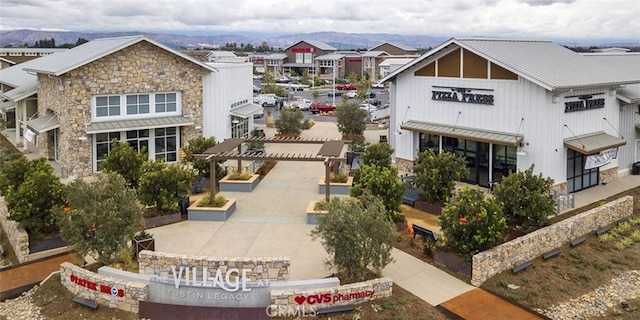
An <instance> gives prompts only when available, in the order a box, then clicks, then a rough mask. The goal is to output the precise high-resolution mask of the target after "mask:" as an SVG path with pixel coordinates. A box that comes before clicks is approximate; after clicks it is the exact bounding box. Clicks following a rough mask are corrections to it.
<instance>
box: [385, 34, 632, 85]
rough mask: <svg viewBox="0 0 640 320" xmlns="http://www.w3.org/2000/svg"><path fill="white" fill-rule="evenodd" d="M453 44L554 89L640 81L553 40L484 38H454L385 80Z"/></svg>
mask: <svg viewBox="0 0 640 320" xmlns="http://www.w3.org/2000/svg"><path fill="white" fill-rule="evenodd" d="M451 45H456V46H459V47H462V48H464V49H466V50H469V51H471V52H473V53H475V54H477V55H479V56H481V57H483V58H485V59H487V60H489V61H491V62H492V63H495V64H497V65H499V66H501V67H503V68H505V69H507V70H509V71H511V72H514V73H516V74H518V75H520V76H521V77H523V78H525V79H527V80H529V81H531V82H533V83H535V84H537V85H539V86H541V87H543V88H545V89H547V90H550V91H554V90H559V89H572V88H582V87H594V86H612V85H622V84H630V83H638V82H640V74H638V73H634V72H631V71H629V70H620V69H618V68H614V67H610V66H606V65H603V64H600V63H597V62H596V61H593V60H590V59H589V58H586V57H585V56H582V55H580V54H578V53H576V52H574V51H571V50H569V49H567V48H565V47H563V46H560V45H557V44H554V43H552V42H551V41H540V40H508V39H484V38H469V39H457V38H452V39H450V40H448V41H446V42H444V43H442V44H441V45H439V46H437V47H436V48H434V49H432V50H431V51H429V52H427V53H426V54H424V55H422V56H421V57H419V58H417V59H415V60H414V61H413V62H411V63H409V64H406V65H404V66H403V67H402V68H398V69H397V70H396V71H394V72H392V73H390V74H389V75H387V76H386V77H384V78H383V79H382V80H381V81H382V82H383V81H388V80H391V79H393V78H395V77H396V76H398V75H399V74H400V73H403V72H404V71H406V70H407V69H409V68H411V67H413V66H415V65H417V64H418V63H420V62H422V61H424V60H426V59H427V58H429V57H431V56H433V55H434V54H435V53H437V52H439V51H441V50H443V49H446V48H448V47H449V46H451Z"/></svg>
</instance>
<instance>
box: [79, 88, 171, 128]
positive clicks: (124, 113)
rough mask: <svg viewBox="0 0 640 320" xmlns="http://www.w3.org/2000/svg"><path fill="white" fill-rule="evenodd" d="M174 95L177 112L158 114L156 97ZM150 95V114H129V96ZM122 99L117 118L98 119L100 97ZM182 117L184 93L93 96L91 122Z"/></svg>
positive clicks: (161, 92)
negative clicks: (97, 110)
mask: <svg viewBox="0 0 640 320" xmlns="http://www.w3.org/2000/svg"><path fill="white" fill-rule="evenodd" d="M171 93H174V94H175V95H176V111H172V112H159V113H157V112H156V95H157V94H171ZM144 94H148V95H149V113H143V114H131V115H128V114H127V96H131V95H144ZM116 96H117V97H120V114H119V115H117V116H104V117H97V116H96V114H97V112H96V107H97V103H96V100H97V98H99V97H116ZM181 115H182V93H181V92H179V91H166V92H165V91H160V92H145V93H134V92H130V93H123V94H99V95H92V96H91V122H102V121H114V120H132V119H149V118H158V117H168V116H181Z"/></svg>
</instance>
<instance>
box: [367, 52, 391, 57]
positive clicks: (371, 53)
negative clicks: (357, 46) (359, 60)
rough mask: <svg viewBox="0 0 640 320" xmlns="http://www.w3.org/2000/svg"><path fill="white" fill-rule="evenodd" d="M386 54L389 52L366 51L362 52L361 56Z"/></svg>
mask: <svg viewBox="0 0 640 320" xmlns="http://www.w3.org/2000/svg"><path fill="white" fill-rule="evenodd" d="M382 55H384V56H388V55H389V54H388V53H386V52H384V51H366V52H363V53H362V56H363V57H377V56H382Z"/></svg>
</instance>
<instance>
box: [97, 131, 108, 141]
mask: <svg viewBox="0 0 640 320" xmlns="http://www.w3.org/2000/svg"><path fill="white" fill-rule="evenodd" d="M106 141H109V135H108V134H106V133H98V134H96V142H106Z"/></svg>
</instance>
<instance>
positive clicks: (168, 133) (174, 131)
mask: <svg viewBox="0 0 640 320" xmlns="http://www.w3.org/2000/svg"><path fill="white" fill-rule="evenodd" d="M175 134H176V127H171V128H167V135H168V136H170V135H175Z"/></svg>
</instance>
